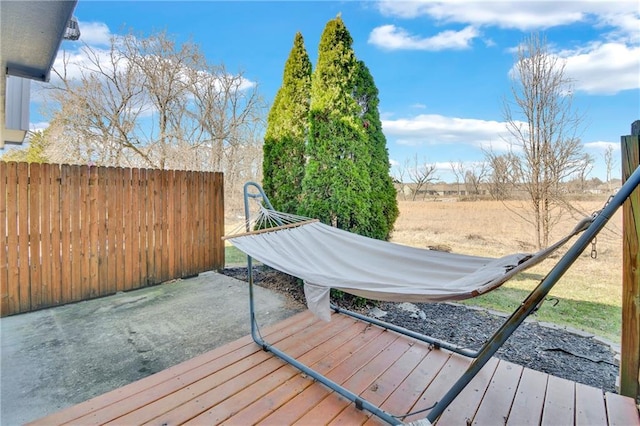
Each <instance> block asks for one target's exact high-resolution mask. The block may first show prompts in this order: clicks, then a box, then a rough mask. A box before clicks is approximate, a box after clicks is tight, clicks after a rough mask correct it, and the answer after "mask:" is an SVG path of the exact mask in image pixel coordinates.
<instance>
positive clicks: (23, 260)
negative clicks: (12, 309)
mask: <svg viewBox="0 0 640 426" xmlns="http://www.w3.org/2000/svg"><path fill="white" fill-rule="evenodd" d="M28 187H29V167H28V164H26V163H18V257H19V268H20V284H19V286H20V296H19V299H20V310H21V311H26V310H30V309H31V301H30V300H29V294H30V293H31V289H30V288H29V287H30V285H29V284H30V283H29V197H28V195H29V191H28V189H27V188H28Z"/></svg>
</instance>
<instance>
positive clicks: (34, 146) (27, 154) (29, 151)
mask: <svg viewBox="0 0 640 426" xmlns="http://www.w3.org/2000/svg"><path fill="white" fill-rule="evenodd" d="M47 133H48V129H45V130H38V131H36V132H34V133H31V134H30V135H29V146H28V147H27V148H26V149H11V150H9V151H7V152H6V153H5V154H4V155H2V157H1V158H0V159H1V160H2V161H26V162H27V163H47V162H48V161H49V159H48V157H47V155H46V154H45V150H46V149H47V147H48V146H49V140H48V138H47Z"/></svg>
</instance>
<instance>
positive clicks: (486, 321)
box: [221, 266, 618, 392]
mask: <svg viewBox="0 0 640 426" xmlns="http://www.w3.org/2000/svg"><path fill="white" fill-rule="evenodd" d="M221 273H223V274H225V275H229V276H233V277H235V278H237V279H241V280H247V269H246V268H243V267H239V268H227V269H224V270H222V271H221ZM254 282H255V284H257V285H260V286H263V287H267V288H270V289H273V290H275V291H279V292H282V293H284V294H287V295H288V296H289V297H290V298H291V302H292V303H301V304H304V303H305V302H304V293H303V291H302V286H301V285H300V284H299V283H298V281H297V279H295V278H293V277H291V276H289V275H286V274H283V273H281V272H278V271H275V270H273V269H270V268H266V267H261V266H257V267H254ZM356 302H357V300H356V299H355V298H353V297H350V296H349V295H345V296H344V297H343V298H342V299H341V300H340V301H339V303H338V304H339V305H341V306H343V307H345V308H347V309H352V310H356V311H358V312H360V313H364V314H365V315H371V316H376V317H379V318H380V319H381V320H383V321H386V322H390V323H392V324H395V325H398V326H401V327H404V328H407V329H409V330H413V331H417V332H420V333H423V334H427V335H430V336H432V337H435V338H438V339H442V340H446V341H448V342H451V343H455V344H456V345H459V346H463V347H469V348H472V349H477V348H478V347H479V346H480V345H482V343H484V341H485V340H486V339H487V338H488V337H490V336H491V335H492V334H493V332H494V331H495V330H497V328H498V327H499V326H500V325H502V323H503V322H504V321H505V318H504V317H502V316H498V315H495V314H492V313H489V312H487V311H485V310H477V309H470V308H468V307H465V306H461V305H454V304H448V303H428V304H411V303H387V302H377V303H376V306H372V305H368V306H358V305H357V304H356ZM495 356H496V357H498V358H501V359H505V360H507V361H510V362H513V363H515V364H519V365H522V366H525V367H528V368H531V369H533V370H537V371H542V372H545V373H549V374H552V375H554V376H558V377H562V378H565V379H568V380H571V381H574V382H579V383H584V384H586V385H590V386H594V387H596V388H600V389H603V390H605V391H609V392H615V391H616V390H615V383H616V378H617V376H618V367H617V365H616V362H615V358H614V356H615V355H614V351H613V350H612V348H611V346H610V345H608V344H606V343H603V342H601V341H599V340H597V339H594V338H593V337H591V336H586V335H581V334H577V333H573V332H570V331H567V330H563V329H558V328H552V327H548V326H543V325H540V324H538V323H537V322H535V321H530V322H527V323H525V324H523V325H521V326H520V327H519V328H518V329H517V330H516V331H515V332H514V333H513V334H512V335H511V337H510V338H509V339H508V340H507V341H506V343H505V344H504V345H503V346H502V348H500V349H499V350H498V352H497V353H496V355H495Z"/></svg>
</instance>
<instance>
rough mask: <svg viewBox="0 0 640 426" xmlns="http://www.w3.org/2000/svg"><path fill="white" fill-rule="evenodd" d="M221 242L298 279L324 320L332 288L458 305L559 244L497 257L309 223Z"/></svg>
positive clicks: (395, 299) (310, 304) (387, 298)
mask: <svg viewBox="0 0 640 426" xmlns="http://www.w3.org/2000/svg"><path fill="white" fill-rule="evenodd" d="M225 239H227V240H228V241H230V242H231V243H232V244H233V245H234V246H236V247H237V248H238V249H240V250H242V251H243V252H245V253H246V254H248V255H249V256H251V257H253V258H254V259H257V260H259V261H260V262H262V263H264V264H265V265H269V266H271V267H273V268H275V269H278V270H280V271H282V272H285V273H287V274H289V275H293V276H295V277H298V278H301V279H303V280H304V290H305V296H306V298H307V306H308V308H309V309H310V310H311V311H313V312H314V313H315V314H316V315H317V316H318V317H319V318H321V319H324V320H327V321H328V320H329V319H330V316H331V312H330V301H329V292H330V289H331V288H335V289H339V290H342V291H345V292H348V293H350V294H354V295H356V296H361V297H365V298H368V299H374V300H383V301H389V302H440V301H446V300H462V299H467V298H470V297H475V296H477V295H479V294H482V293H486V292H487V291H490V290H492V289H494V288H496V287H498V286H499V285H501V284H502V283H504V282H505V281H507V280H508V279H509V278H511V277H512V276H513V275H515V274H516V273H518V272H520V271H522V270H523V269H526V268H529V267H531V266H533V265H534V264H536V263H539V262H540V261H542V260H543V259H544V258H545V257H546V256H548V254H549V253H550V252H552V251H553V250H555V248H557V247H556V246H558V245H557V244H556V245H554V246H553V247H555V248H553V250H551V249H552V248H550V249H547V250H545V251H543V252H539V253H537V254H535V255H530V254H522V253H519V254H511V255H508V256H504V257H502V258H498V259H494V258H486V257H477V256H467V255H462V254H453V253H445V252H438V251H433V250H427V249H419V248H415V247H408V246H403V245H399V244H394V243H389V242H386V241H380V240H375V239H372V238H367V237H363V236H361V235H357V234H353V233H350V232H347V231H343V230H341V229H338V228H334V227H331V226H328V225H325V224H323V223H321V222H309V221H307V222H305V223H303V224H300V225H298V226H291V227H281V228H280V229H277V230H274V231H270V232H256V233H251V232H250V233H245V234H240V235H232V236H229V237H225ZM567 239H568V238H567Z"/></svg>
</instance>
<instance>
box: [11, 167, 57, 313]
mask: <svg viewBox="0 0 640 426" xmlns="http://www.w3.org/2000/svg"><path fill="white" fill-rule="evenodd" d="M1 193H2V190H0V194H1ZM40 200H41V204H40V227H41V230H40V245H41V252H42V260H41V265H42V272H41V275H40V280H41V281H40V284H41V288H42V290H41V293H40V297H41V306H42V307H47V306H51V262H49V261H47V260H48V259H49V258H51V252H52V247H51V165H49V164H41V165H40Z"/></svg>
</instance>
